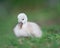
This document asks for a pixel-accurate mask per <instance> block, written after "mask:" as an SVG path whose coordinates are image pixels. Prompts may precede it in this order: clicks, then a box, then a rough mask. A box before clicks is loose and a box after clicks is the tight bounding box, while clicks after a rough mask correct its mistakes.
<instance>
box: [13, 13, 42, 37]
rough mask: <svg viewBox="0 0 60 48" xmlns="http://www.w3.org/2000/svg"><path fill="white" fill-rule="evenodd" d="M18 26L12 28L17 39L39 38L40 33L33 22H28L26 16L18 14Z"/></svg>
mask: <svg viewBox="0 0 60 48" xmlns="http://www.w3.org/2000/svg"><path fill="white" fill-rule="evenodd" d="M17 18H18V24H17V25H16V26H15V27H14V33H15V35H16V36H17V37H39V38H40V37H41V36H42V31H41V29H40V27H39V26H38V25H37V24H36V23H34V22H28V19H27V15H26V14H25V13H20V14H19V15H18V16H17Z"/></svg>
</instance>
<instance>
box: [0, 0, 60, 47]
mask: <svg viewBox="0 0 60 48" xmlns="http://www.w3.org/2000/svg"><path fill="white" fill-rule="evenodd" d="M21 12H23V13H26V14H27V16H28V20H29V21H32V22H36V23H37V24H38V25H39V26H40V27H41V29H42V32H43V36H42V38H39V39H37V38H28V39H26V38H17V37H16V36H15V35H14V33H13V28H14V26H15V25H16V24H17V15H18V14H19V13H21ZM19 39H20V40H22V41H20V42H19V41H18V40H19ZM21 42H22V44H21ZM0 48H60V0H0Z"/></svg>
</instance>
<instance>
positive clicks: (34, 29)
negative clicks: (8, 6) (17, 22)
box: [28, 22, 42, 37]
mask: <svg viewBox="0 0 60 48" xmlns="http://www.w3.org/2000/svg"><path fill="white" fill-rule="evenodd" d="M28 24H29V27H30V28H29V29H30V31H31V34H32V35H33V36H35V37H41V36H42V31H41V29H40V27H39V26H38V25H37V24H36V23H33V22H28Z"/></svg>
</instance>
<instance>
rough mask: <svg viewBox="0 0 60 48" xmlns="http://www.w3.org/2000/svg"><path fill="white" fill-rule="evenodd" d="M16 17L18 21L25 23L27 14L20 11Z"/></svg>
mask: <svg viewBox="0 0 60 48" xmlns="http://www.w3.org/2000/svg"><path fill="white" fill-rule="evenodd" d="M17 18H18V23H20V22H21V23H23V24H25V23H27V15H26V14H25V13H20V14H19V15H18V17H17Z"/></svg>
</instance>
